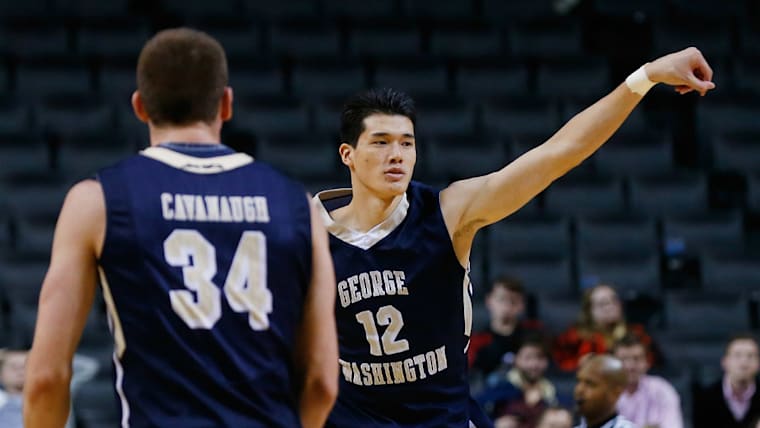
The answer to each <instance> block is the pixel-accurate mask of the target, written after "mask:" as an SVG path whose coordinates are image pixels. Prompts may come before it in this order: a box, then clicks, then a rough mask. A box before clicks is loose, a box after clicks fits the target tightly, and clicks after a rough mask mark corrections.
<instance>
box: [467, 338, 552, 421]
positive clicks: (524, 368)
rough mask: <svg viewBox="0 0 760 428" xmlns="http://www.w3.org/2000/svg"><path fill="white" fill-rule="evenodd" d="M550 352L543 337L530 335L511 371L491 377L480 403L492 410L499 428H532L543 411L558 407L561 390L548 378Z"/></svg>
mask: <svg viewBox="0 0 760 428" xmlns="http://www.w3.org/2000/svg"><path fill="white" fill-rule="evenodd" d="M548 366H549V352H548V347H547V346H546V342H545V340H544V339H543V337H542V336H539V335H535V334H533V335H526V337H525V340H524V341H523V342H522V343H521V344H520V347H519V348H518V350H517V354H516V355H515V362H514V366H513V367H512V369H511V370H509V371H507V372H497V373H494V374H493V375H491V376H490V377H489V378H488V380H487V384H489V386H488V387H487V388H486V389H485V390H484V391H483V392H482V394H481V395H480V397H479V401H480V402H481V403H482V404H484V405H485V406H486V408H489V409H492V411H491V416H492V417H493V419H494V421H495V423H494V425H495V426H496V427H500V426H504V427H507V426H515V427H517V428H532V427H534V426H535V425H536V423H537V422H538V419H539V417H541V414H542V413H543V411H544V410H545V409H546V408H547V407H549V406H552V405H556V404H557V391H556V389H555V388H554V385H553V384H552V383H551V382H550V381H549V380H548V379H546V377H544V374H545V373H546V369H547V367H548Z"/></svg>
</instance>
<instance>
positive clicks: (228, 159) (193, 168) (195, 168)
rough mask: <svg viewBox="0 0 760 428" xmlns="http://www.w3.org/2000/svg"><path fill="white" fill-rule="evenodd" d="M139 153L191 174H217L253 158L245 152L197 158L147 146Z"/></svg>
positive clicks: (239, 165)
mask: <svg viewBox="0 0 760 428" xmlns="http://www.w3.org/2000/svg"><path fill="white" fill-rule="evenodd" d="M140 154H141V155H143V156H145V157H149V158H151V159H153V160H157V161H159V162H162V163H165V164H167V165H169V166H171V167H173V168H177V169H181V170H182V171H186V172H190V173H193V174H218V173H220V172H225V171H230V170H233V169H236V168H240V167H241V166H245V165H248V164H250V163H252V162H253V158H252V157H251V156H248V155H247V154H245V153H232V154H229V155H223V156H214V157H210V158H199V157H195V156H190V155H186V154H184V153H179V152H175V151H174V150H171V149H167V148H165V147H148V148H147V149H145V150H142V151H141V152H140Z"/></svg>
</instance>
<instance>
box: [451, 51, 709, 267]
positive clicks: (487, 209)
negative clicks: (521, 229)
mask: <svg viewBox="0 0 760 428" xmlns="http://www.w3.org/2000/svg"><path fill="white" fill-rule="evenodd" d="M645 70H646V74H647V76H648V78H649V79H650V80H651V81H653V82H657V83H666V84H669V85H672V86H675V87H676V90H677V91H678V92H680V93H686V92H689V91H691V90H695V91H698V92H700V93H702V94H704V93H706V92H707V91H708V90H710V89H712V88H713V87H714V86H715V85H714V84H713V83H712V82H711V80H712V70H711V69H710V67H709V65H708V64H707V62H706V61H705V59H704V58H703V57H702V54H701V53H700V52H699V51H698V50H697V49H695V48H689V49H685V50H682V51H680V52H676V53H674V54H670V55H667V56H664V57H662V58H659V59H657V60H655V61H653V62H651V63H648V64H647V65H646V66H645ZM641 99H642V95H639V94H637V93H634V92H633V91H632V90H631V89H629V87H628V86H627V85H626V84H625V83H623V84H621V85H619V86H618V87H617V88H616V89H615V90H614V91H612V92H611V93H610V94H608V95H607V96H605V97H604V98H602V99H600V100H599V101H597V102H596V103H594V104H593V105H591V106H590V107H588V108H587V109H586V110H584V111H582V112H581V113H579V114H577V115H576V116H575V117H574V118H572V119H571V120H570V121H569V122H567V124H565V125H564V126H563V127H562V128H561V129H560V130H559V131H557V133H556V134H554V135H553V136H552V137H551V138H549V140H547V141H546V142H544V143H543V144H541V145H539V146H538V147H536V148H534V149H532V150H530V151H528V152H527V153H525V154H523V155H522V156H520V157H519V158H518V159H516V160H515V161H514V162H512V163H510V164H509V165H507V166H505V167H504V168H502V169H501V170H499V171H496V172H494V173H491V174H488V175H485V176H481V177H476V178H471V179H467V180H462V181H458V182H455V183H453V184H452V185H451V186H449V187H448V188H446V189H444V190H443V191H442V192H441V195H440V200H441V209H442V210H443V214H444V218H445V220H446V225H447V227H448V229H449V233H450V234H451V236H452V240H453V241H454V247H455V250H456V252H457V256H458V257H459V259H460V260H464V259H466V258H467V255H468V254H469V248H470V245H471V242H472V238H473V236H474V234H475V232H476V231H477V230H478V229H480V228H482V227H484V226H487V225H489V224H492V223H495V222H497V221H499V220H501V219H503V218H505V217H506V216H508V215H509V214H511V213H513V212H515V211H517V210H518V209H519V208H520V207H522V206H523V205H525V204H526V203H527V202H528V201H530V200H531V199H532V198H533V197H534V196H536V195H537V194H539V193H540V192H541V191H543V190H544V189H546V187H548V186H549V184H551V183H552V182H553V181H554V180H556V179H557V178H559V177H561V176H562V175H564V174H565V173H567V171H569V170H570V169H572V168H573V167H575V166H576V165H578V164H579V163H581V162H582V161H583V160H584V159H586V158H587V157H589V156H591V154H592V153H594V152H595V151H596V150H597V149H598V148H599V147H601V145H602V144H603V143H604V142H605V141H607V139H608V138H610V136H611V135H612V134H613V133H614V132H615V131H616V130H617V129H618V128H619V127H620V126H621V125H622V124H623V121H624V120H625V119H626V118H627V117H628V115H629V114H630V113H631V111H632V110H633V108H634V107H636V105H637V104H638V103H639V101H641Z"/></svg>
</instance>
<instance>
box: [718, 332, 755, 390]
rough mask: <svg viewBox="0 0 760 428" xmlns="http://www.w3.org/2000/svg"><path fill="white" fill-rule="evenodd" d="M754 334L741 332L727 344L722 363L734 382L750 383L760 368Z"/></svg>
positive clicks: (729, 377)
mask: <svg viewBox="0 0 760 428" xmlns="http://www.w3.org/2000/svg"><path fill="white" fill-rule="evenodd" d="M758 352H759V351H758V344H757V340H756V339H755V337H754V336H752V335H749V334H740V335H736V336H734V337H732V338H731V339H730V340H729V341H728V344H727V345H726V351H725V354H724V355H723V358H722V359H721V365H722V366H723V371H724V372H725V375H726V377H728V379H729V381H731V382H732V383H749V382H751V381H752V380H753V379H755V377H756V376H757V373H758V370H760V355H758Z"/></svg>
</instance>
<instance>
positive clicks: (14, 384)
mask: <svg viewBox="0 0 760 428" xmlns="http://www.w3.org/2000/svg"><path fill="white" fill-rule="evenodd" d="M28 353H29V352H28V350H26V349H21V348H8V349H4V350H2V351H0V386H2V388H3V389H4V390H5V391H7V392H8V393H11V394H20V393H21V391H22V390H23V389H24V379H25V377H26V376H25V371H26V369H25V367H26V356H27V354H28Z"/></svg>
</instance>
